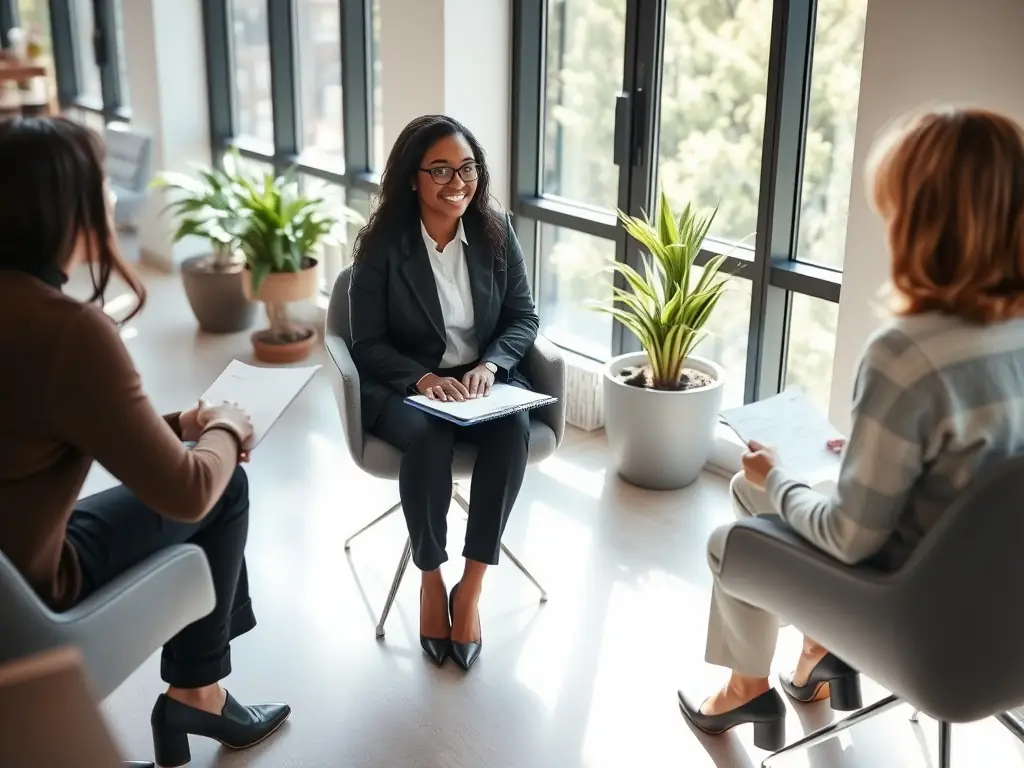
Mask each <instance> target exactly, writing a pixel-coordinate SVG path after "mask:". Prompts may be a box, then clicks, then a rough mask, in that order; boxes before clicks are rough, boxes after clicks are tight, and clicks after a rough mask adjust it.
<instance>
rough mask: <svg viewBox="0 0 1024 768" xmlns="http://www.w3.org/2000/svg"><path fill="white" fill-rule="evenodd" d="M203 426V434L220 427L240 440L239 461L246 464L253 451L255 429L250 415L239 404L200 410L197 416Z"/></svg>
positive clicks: (225, 404) (204, 406)
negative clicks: (212, 428)
mask: <svg viewBox="0 0 1024 768" xmlns="http://www.w3.org/2000/svg"><path fill="white" fill-rule="evenodd" d="M197 418H198V419H199V421H200V423H201V424H202V430H201V432H204V431H206V430H207V429H210V428H211V427H220V428H223V429H226V430H227V431H229V432H231V434H233V435H234V436H235V438H236V439H237V440H238V449H239V452H238V460H239V461H241V462H246V461H248V460H249V453H250V452H251V451H252V441H253V427H252V419H251V418H250V416H249V414H248V413H247V412H246V411H245V410H243V409H242V407H241V406H239V405H238V403H221V404H220V405H212V406H211V405H207V404H205V403H204V404H203V407H202V408H200V409H199V413H198V415H197Z"/></svg>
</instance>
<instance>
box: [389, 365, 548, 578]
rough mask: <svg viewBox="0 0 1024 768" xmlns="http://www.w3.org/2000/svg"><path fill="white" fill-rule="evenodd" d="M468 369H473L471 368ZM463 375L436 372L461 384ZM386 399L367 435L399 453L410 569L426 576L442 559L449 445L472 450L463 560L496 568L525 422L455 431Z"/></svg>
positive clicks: (526, 435) (526, 436)
mask: <svg viewBox="0 0 1024 768" xmlns="http://www.w3.org/2000/svg"><path fill="white" fill-rule="evenodd" d="M470 367H472V366H470ZM466 370H467V368H461V369H455V370H453V371H449V372H446V371H438V372H437V373H438V375H439V376H445V375H451V376H454V377H455V378H460V379H461V377H462V375H463V374H464V373H465V372H466ZM404 400H405V398H403V397H402V396H401V395H399V394H397V393H396V394H394V395H392V396H391V397H390V398H389V399H388V400H387V401H386V402H385V403H384V407H383V409H382V410H381V413H380V416H379V417H378V418H377V421H376V422H375V423H374V425H373V427H372V428H371V429H370V432H371V433H372V434H374V435H376V436H377V437H379V438H381V439H382V440H385V441H387V442H388V443H390V444H391V445H393V446H395V447H396V448H398V449H400V450H401V451H402V468H401V472H400V474H399V477H398V492H399V495H400V496H401V499H402V511H403V512H404V513H405V522H406V525H407V526H408V528H409V538H410V539H411V540H412V561H413V562H414V563H415V564H416V567H417V568H419V569H420V570H421V571H432V570H434V569H435V568H438V567H440V565H441V563H443V562H445V561H446V560H447V559H448V555H447V553H446V552H445V542H446V537H447V534H448V508H449V506H451V500H452V458H453V455H454V449H455V443H456V442H460V443H472V444H474V445H476V447H477V457H476V463H475V465H474V466H473V492H472V493H471V494H470V497H469V522H468V524H467V526H466V545H465V547H464V549H463V551H462V555H463V557H465V558H467V559H469V560H476V561H477V562H480V563H486V564H488V565H497V563H498V555H499V553H500V552H501V536H502V534H503V533H504V531H505V524H506V523H507V522H508V517H509V514H511V512H512V507H513V506H514V505H515V503H516V497H517V496H518V495H519V489H520V488H521V487H522V485H523V475H524V474H525V473H526V459H527V453H528V451H529V446H530V416H529V414H528V413H527V412H525V411H524V412H521V413H516V414H513V415H511V416H506V417H505V418H502V419H494V420H493V421H485V422H483V423H482V424H476V425H474V426H472V427H458V426H456V425H454V424H452V423H450V422H447V421H445V420H444V419H439V418H437V417H435V416H430V415H428V414H426V413H424V412H423V411H420V410H418V409H416V408H413V407H412V406H410V405H406V404H405V402H404Z"/></svg>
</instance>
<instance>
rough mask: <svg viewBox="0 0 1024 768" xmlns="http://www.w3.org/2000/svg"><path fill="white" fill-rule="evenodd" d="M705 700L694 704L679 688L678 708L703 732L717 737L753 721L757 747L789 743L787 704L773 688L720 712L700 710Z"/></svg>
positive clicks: (777, 747) (775, 747)
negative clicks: (706, 712)
mask: <svg viewBox="0 0 1024 768" xmlns="http://www.w3.org/2000/svg"><path fill="white" fill-rule="evenodd" d="M704 701H706V699H702V700H701V701H700V702H699V703H697V704H694V702H693V701H692V700H691V699H689V698H688V697H687V696H686V694H685V693H683V692H682V691H679V708H680V709H681V710H682V711H683V715H684V716H685V717H686V719H687V720H689V721H690V722H691V723H693V725H694V727H696V728H697V729H699V730H701V731H703V732H704V733H707V734H709V735H711V736H718V735H719V734H722V733H725V732H726V731H728V730H729V729H730V728H735V727H736V726H737V725H745V724H746V723H753V724H754V745H755V746H757V748H758V749H764V750H767V751H768V752H777V751H778V750H780V749H782V748H783V747H784V746H785V745H786V705H785V703H784V702H783V701H782V697H781V696H779V693H778V691H776V690H775V689H774V688H770V689H769V690H767V691H765V692H764V693H762V694H761V695H760V696H758V697H757V698H756V699H754V700H752V701H748V702H747V703H746V704H744V705H742V706H740V707H736V708H735V709H730V710H729V711H728V712H722V713H721V714H718V715H706V714H704V713H703V712H701V711H700V708H701V707H702V706H703V704H704Z"/></svg>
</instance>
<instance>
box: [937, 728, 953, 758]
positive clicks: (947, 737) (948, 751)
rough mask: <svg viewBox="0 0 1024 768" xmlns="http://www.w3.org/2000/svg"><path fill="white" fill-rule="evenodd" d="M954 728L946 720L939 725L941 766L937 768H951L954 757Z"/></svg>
mask: <svg viewBox="0 0 1024 768" xmlns="http://www.w3.org/2000/svg"><path fill="white" fill-rule="evenodd" d="M952 751H953V726H951V725H950V724H949V723H947V722H946V721H945V720H943V721H942V722H940V723H939V764H938V766H937V768H950V760H952V758H953V755H952Z"/></svg>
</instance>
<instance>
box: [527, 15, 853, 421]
mask: <svg viewBox="0 0 1024 768" xmlns="http://www.w3.org/2000/svg"><path fill="white" fill-rule="evenodd" d="M866 5H867V0H651V1H650V2H647V0H516V1H515V2H514V3H513V6H514V9H515V18H514V25H513V28H514V57H513V62H514V68H515V69H514V77H515V83H514V87H513V91H514V96H515V100H516V101H515V110H514V115H515V126H514V147H515V161H514V169H513V176H514V179H513V184H514V198H513V208H514V211H515V213H516V214H518V215H517V216H516V218H515V219H514V221H515V222H516V226H517V232H518V234H519V236H520V240H521V241H522V243H523V246H524V249H525V250H526V251H527V254H528V258H530V257H532V263H533V267H534V282H535V288H536V291H537V295H538V302H539V306H540V310H541V324H542V330H543V332H544V333H545V334H547V335H548V336H550V337H551V338H552V339H553V340H554V341H555V342H556V343H558V344H560V345H562V346H563V347H565V348H567V349H569V350H571V351H574V352H577V353H580V354H582V355H585V356H587V357H591V358H596V359H606V358H609V357H611V356H613V355H616V354H620V353H622V352H628V351H633V350H635V349H636V348H637V345H636V342H635V340H634V339H633V338H632V337H631V336H630V335H629V334H628V333H627V332H625V331H624V329H623V328H622V327H621V326H620V325H619V324H617V323H614V324H613V323H611V322H610V321H608V319H607V318H605V317H603V316H600V315H595V314H593V313H592V312H591V311H588V310H587V309H586V306H585V305H586V303H587V301H588V300H589V299H607V298H609V296H610V294H611V287H612V282H611V278H610V277H609V276H608V274H607V273H606V272H604V271H602V267H604V266H605V265H606V262H607V261H608V260H609V259H612V258H614V259H616V260H618V261H626V262H627V263H631V264H633V265H635V266H638V265H639V263H640V253H639V251H638V249H637V247H636V246H635V244H633V243H632V242H630V241H628V240H627V238H626V237H625V235H624V233H623V232H622V230H621V228H619V227H618V226H617V225H616V221H615V215H614V212H615V210H616V209H619V210H622V211H626V212H628V213H630V214H632V215H640V214H641V213H642V212H644V211H650V210H651V208H652V205H653V202H654V200H655V193H656V190H657V188H658V185H661V186H663V187H664V189H665V191H666V192H667V193H668V195H669V197H670V199H672V200H673V202H674V203H675V204H676V205H681V204H683V203H686V202H691V203H693V204H694V205H695V206H697V207H699V208H701V209H704V210H711V209H714V208H717V215H716V218H715V222H714V226H713V227H712V229H711V233H710V237H709V241H708V243H707V244H706V246H705V247H706V249H707V250H706V251H705V252H704V253H702V255H701V258H700V262H699V263H705V262H706V261H707V259H709V258H711V257H712V256H713V255H714V254H716V253H726V254H728V255H729V259H728V261H727V268H728V269H729V270H730V271H731V272H733V273H734V274H735V275H736V279H735V280H734V281H733V282H732V285H731V286H730V289H729V293H728V295H727V296H726V297H725V299H723V301H722V302H721V304H720V305H719V307H718V309H717V312H716V314H715V315H714V316H713V317H712V320H711V322H710V324H709V327H708V329H707V330H708V331H709V332H710V335H709V337H708V338H707V340H705V341H704V342H703V344H702V346H701V347H700V348H699V349H698V354H702V355H706V356H708V357H711V358H713V359H715V360H717V361H718V362H720V363H722V364H723V365H724V366H725V367H726V369H727V371H728V375H729V383H728V384H727V387H726V400H727V401H728V402H731V403H739V402H743V401H751V400H755V399H758V398H761V397H764V396H767V395H771V394H774V393H775V392H778V391H779V390H780V389H781V388H783V387H785V386H787V384H788V385H797V386H800V387H802V388H803V389H805V390H806V391H807V392H808V393H809V394H810V396H811V397H812V398H813V399H814V400H815V402H816V403H817V404H819V405H820V406H822V407H827V404H828V392H829V378H830V374H831V367H832V349H833V347H834V337H835V324H836V310H837V302H838V300H839V293H840V289H841V282H842V273H841V271H840V270H841V268H842V251H843V247H844V244H845V239H846V215H847V207H848V204H849V194H850V182H851V176H852V164H853V136H854V130H855V127H856V119H857V102H858V96H859V83H860V66H861V56H862V48H863V37H864V18H865V14H866ZM538 30H541V31H542V34H541V35H538V34H537V31H538ZM808 82H809V83H810V84H811V87H810V89H808V88H807V87H806V84H807V83H808Z"/></svg>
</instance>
